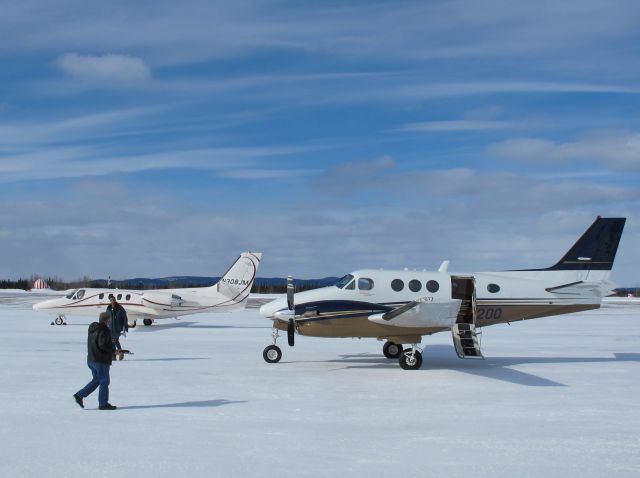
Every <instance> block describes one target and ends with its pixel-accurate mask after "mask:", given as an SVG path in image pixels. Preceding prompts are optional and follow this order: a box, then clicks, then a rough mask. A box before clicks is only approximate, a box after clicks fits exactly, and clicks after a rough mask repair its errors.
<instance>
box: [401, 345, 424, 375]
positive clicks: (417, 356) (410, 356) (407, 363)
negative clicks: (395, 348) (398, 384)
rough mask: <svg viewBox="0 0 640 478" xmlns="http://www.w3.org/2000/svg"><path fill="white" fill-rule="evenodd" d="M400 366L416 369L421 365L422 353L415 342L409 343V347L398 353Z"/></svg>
mask: <svg viewBox="0 0 640 478" xmlns="http://www.w3.org/2000/svg"><path fill="white" fill-rule="evenodd" d="M399 362H400V368H402V369H403V370H418V369H419V368H420V367H422V353H421V352H420V349H419V348H418V346H417V345H416V344H411V349H410V350H406V351H404V352H403V353H402V354H401V355H400V359H399Z"/></svg>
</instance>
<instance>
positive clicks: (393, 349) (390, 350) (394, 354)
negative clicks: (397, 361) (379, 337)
mask: <svg viewBox="0 0 640 478" xmlns="http://www.w3.org/2000/svg"><path fill="white" fill-rule="evenodd" d="M403 351H404V349H403V348H402V345H401V344H396V343H395V342H391V341H387V342H385V343H384V345H383V346H382V353H383V354H384V356H385V357H387V358H388V359H394V358H399V357H400V354H402V352H403Z"/></svg>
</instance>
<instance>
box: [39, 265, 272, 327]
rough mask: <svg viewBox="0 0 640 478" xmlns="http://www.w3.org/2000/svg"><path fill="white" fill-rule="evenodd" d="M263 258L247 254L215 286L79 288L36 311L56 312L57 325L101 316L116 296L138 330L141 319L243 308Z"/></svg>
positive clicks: (148, 322) (147, 319) (131, 324)
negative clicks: (77, 317)
mask: <svg viewBox="0 0 640 478" xmlns="http://www.w3.org/2000/svg"><path fill="white" fill-rule="evenodd" d="M261 257H262V254H261V253H258V252H243V253H242V254H241V255H240V257H238V259H236V261H235V262H234V263H233V264H232V265H231V267H230V268H229V270H228V271H227V272H226V273H225V274H224V275H223V276H222V277H221V278H220V280H219V281H218V283H217V284H215V285H213V286H211V287H197V288H195V289H156V290H146V291H141V290H125V289H95V288H84V289H75V290H73V291H71V292H69V293H68V294H67V295H66V296H65V297H62V298H58V299H50V300H45V301H43V302H38V303H37V304H35V305H34V306H33V310H37V311H41V312H48V313H49V312H53V313H56V314H58V317H57V318H56V320H55V323H56V324H62V323H64V319H65V315H80V316H89V317H97V316H98V314H99V313H100V312H102V311H104V310H105V309H106V307H107V306H108V305H109V297H110V296H112V295H113V296H115V297H116V300H117V301H118V302H119V303H120V305H122V306H123V307H124V308H125V310H126V311H127V316H128V318H129V327H135V326H136V320H138V319H142V321H143V323H144V325H151V324H152V323H153V321H154V320H157V319H166V318H175V317H178V316H181V315H189V314H197V313H200V312H229V311H232V310H236V309H242V308H244V307H245V305H246V301H247V298H248V297H249V292H251V286H252V285H253V281H254V280H255V278H256V273H257V271H258V266H259V265H260V258H261Z"/></svg>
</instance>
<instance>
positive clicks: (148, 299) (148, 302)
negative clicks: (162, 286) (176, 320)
mask: <svg viewBox="0 0 640 478" xmlns="http://www.w3.org/2000/svg"><path fill="white" fill-rule="evenodd" d="M142 303H143V304H144V305H145V306H147V307H150V308H151V309H165V308H175V307H180V306H181V305H182V303H183V300H182V297H180V296H179V295H176V294H167V293H164V292H145V293H144V294H143V296H142Z"/></svg>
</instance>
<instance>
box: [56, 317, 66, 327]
mask: <svg viewBox="0 0 640 478" xmlns="http://www.w3.org/2000/svg"><path fill="white" fill-rule="evenodd" d="M54 322H55V323H56V325H62V324H64V319H63V318H62V317H60V316H58V317H56V320H54Z"/></svg>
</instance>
